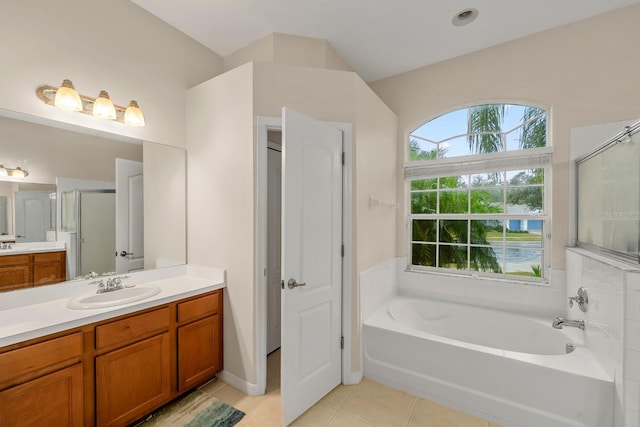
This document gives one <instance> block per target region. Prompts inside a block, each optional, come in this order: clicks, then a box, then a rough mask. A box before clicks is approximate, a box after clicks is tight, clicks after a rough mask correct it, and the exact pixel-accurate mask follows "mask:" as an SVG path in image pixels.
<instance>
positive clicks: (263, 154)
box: [252, 117, 360, 394]
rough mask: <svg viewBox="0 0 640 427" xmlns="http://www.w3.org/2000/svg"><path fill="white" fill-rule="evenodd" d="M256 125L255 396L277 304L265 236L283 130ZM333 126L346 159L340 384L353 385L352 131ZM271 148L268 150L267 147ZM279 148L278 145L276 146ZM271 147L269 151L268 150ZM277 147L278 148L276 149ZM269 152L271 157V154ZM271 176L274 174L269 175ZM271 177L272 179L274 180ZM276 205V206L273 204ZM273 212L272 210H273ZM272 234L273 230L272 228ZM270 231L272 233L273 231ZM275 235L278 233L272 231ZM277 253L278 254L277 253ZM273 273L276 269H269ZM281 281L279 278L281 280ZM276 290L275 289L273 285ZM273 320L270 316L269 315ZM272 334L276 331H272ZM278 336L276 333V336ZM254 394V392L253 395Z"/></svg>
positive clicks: (268, 123)
mask: <svg viewBox="0 0 640 427" xmlns="http://www.w3.org/2000/svg"><path fill="white" fill-rule="evenodd" d="M257 124H258V126H257V134H258V138H257V139H258V141H257V142H258V144H257V146H258V152H257V176H256V180H257V183H256V185H257V188H258V191H257V192H256V197H257V199H256V205H257V216H256V219H257V223H256V228H257V241H256V243H257V249H256V250H257V256H256V259H257V266H256V267H257V268H256V270H255V272H256V281H255V283H256V287H257V288H256V294H257V305H256V333H257V337H256V339H257V345H256V352H257V353H256V363H257V367H256V368H257V383H256V385H255V389H254V392H255V394H263V393H264V392H265V389H266V385H267V354H268V353H269V351H268V349H273V348H274V347H273V345H274V344H273V343H272V342H271V343H269V341H270V339H269V332H268V331H269V329H270V328H271V327H273V326H275V325H274V322H271V323H270V321H269V311H270V310H272V313H276V312H277V309H276V305H275V304H272V307H271V308H270V302H269V301H270V298H271V301H273V300H274V299H275V300H277V299H278V298H277V297H276V298H273V296H275V295H276V292H275V290H274V291H273V294H272V297H270V296H269V292H270V287H269V284H275V283H277V282H276V279H275V277H278V278H279V274H278V275H276V274H275V273H274V274H273V276H272V275H271V274H270V272H271V271H270V270H271V269H270V268H269V264H270V263H271V265H272V266H276V265H278V267H277V268H278V269H279V263H278V262H277V260H276V259H275V257H274V258H269V256H268V253H269V252H270V251H272V250H273V249H275V248H273V249H271V248H272V247H274V246H275V244H274V242H273V241H271V240H270V239H269V237H268V230H269V229H270V226H269V222H270V221H269V215H268V213H269V202H270V200H271V203H272V204H273V201H274V200H277V197H272V196H271V195H270V193H269V184H268V180H269V179H268V178H269V176H270V175H269V174H270V171H269V167H268V165H269V157H271V158H277V157H278V156H282V154H280V153H279V152H278V150H273V148H276V147H274V144H277V143H278V141H279V140H278V138H279V137H280V135H281V129H282V121H281V119H280V118H268V117H259V118H258V123H257ZM332 125H333V126H334V127H336V128H338V129H339V130H340V131H341V132H342V134H343V141H344V144H343V149H344V156H345V160H346V161H345V165H344V174H343V176H344V179H343V182H342V194H343V196H342V199H343V203H342V206H343V212H342V218H343V220H342V235H343V237H342V240H343V244H344V258H343V268H342V308H341V315H342V321H341V323H342V327H341V328H342V336H343V337H344V348H343V351H342V355H341V359H342V374H341V377H342V382H343V383H344V384H352V383H357V382H358V381H359V379H360V377H359V374H358V373H352V372H351V336H352V333H351V325H352V322H351V316H352V314H351V312H352V310H351V305H352V304H351V301H352V297H351V292H352V289H351V259H352V254H351V247H352V224H351V217H352V214H351V212H352V190H351V185H352V184H351V173H352V172H351V170H352V165H351V158H352V143H351V141H352V129H351V125H350V124H344V123H332ZM270 145H271V147H270ZM277 145H279V144H277ZM270 148H272V149H271V150H270ZM278 148H279V147H278ZM270 153H271V154H270ZM271 161H272V162H277V160H271ZM271 173H273V172H271ZM273 179H274V178H272V180H273ZM276 204H277V203H276ZM272 209H273V208H272ZM271 229H272V230H274V231H275V229H273V228H271ZM274 231H272V232H274ZM275 232H277V231H275ZM276 252H279V251H276ZM272 270H273V271H275V270H276V268H273V269H272ZM280 280H281V279H280ZM273 287H275V286H273ZM278 294H280V289H279V287H278ZM272 318H273V316H272ZM272 330H274V331H275V328H272ZM275 334H277V333H275ZM272 337H273V335H272ZM252 394H253V393H252Z"/></svg>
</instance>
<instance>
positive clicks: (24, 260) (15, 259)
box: [0, 254, 31, 265]
mask: <svg viewBox="0 0 640 427" xmlns="http://www.w3.org/2000/svg"><path fill="white" fill-rule="evenodd" d="M30 261H31V255H27V254H25V255H2V256H0V265H19V264H29V263H30Z"/></svg>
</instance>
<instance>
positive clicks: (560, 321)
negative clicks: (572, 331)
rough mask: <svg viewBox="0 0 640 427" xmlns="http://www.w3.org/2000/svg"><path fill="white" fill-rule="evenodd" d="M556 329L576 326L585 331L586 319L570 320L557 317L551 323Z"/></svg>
mask: <svg viewBox="0 0 640 427" xmlns="http://www.w3.org/2000/svg"><path fill="white" fill-rule="evenodd" d="M551 326H553V327H554V328H556V329H562V327H563V326H573V327H574V328H580V329H582V330H583V331H584V320H569V319H565V318H562V317H556V320H554V321H553V324H552V325H551Z"/></svg>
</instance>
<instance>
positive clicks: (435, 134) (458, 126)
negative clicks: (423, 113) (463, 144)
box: [411, 108, 468, 141]
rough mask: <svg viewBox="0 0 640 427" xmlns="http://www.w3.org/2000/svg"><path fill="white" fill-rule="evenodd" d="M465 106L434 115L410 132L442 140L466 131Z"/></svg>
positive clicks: (466, 113)
mask: <svg viewBox="0 0 640 427" xmlns="http://www.w3.org/2000/svg"><path fill="white" fill-rule="evenodd" d="M467 117H468V112H467V108H462V109H460V110H456V111H452V112H450V113H447V114H443V115H442V116H440V117H436V118H435V119H433V120H430V121H428V122H427V123H425V124H423V125H422V126H420V127H419V128H418V129H416V130H414V131H413V132H411V134H412V135H418V136H422V137H424V138H428V139H431V140H434V141H442V140H443V139H446V138H449V137H451V136H455V135H462V134H465V133H467Z"/></svg>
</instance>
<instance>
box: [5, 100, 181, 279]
mask: <svg viewBox="0 0 640 427" xmlns="http://www.w3.org/2000/svg"><path fill="white" fill-rule="evenodd" d="M0 165H3V166H4V167H5V168H16V167H20V168H21V169H23V170H26V171H27V172H28V175H27V176H26V177H24V178H21V177H14V176H1V174H0V256H4V255H8V254H10V251H8V250H7V249H6V248H7V247H8V246H10V245H13V246H14V247H26V246H29V245H33V246H34V247H36V246H46V245H47V244H51V245H52V246H55V247H60V246H64V248H65V250H66V253H67V257H66V258H67V261H66V263H67V280H72V279H75V278H78V277H83V276H88V275H91V274H93V273H95V274H104V273H110V272H117V273H125V272H129V271H136V270H142V269H151V268H160V267H165V266H174V265H180V264H184V263H185V262H186V208H185V207H186V187H185V186H186V153H185V151H184V150H183V149H181V148H177V147H171V146H167V145H162V144H157V143H153V142H148V141H140V140H135V139H133V138H128V137H123V136H119V135H115V134H109V133H105V132H99V131H94V130H90V129H85V128H78V127H74V126H70V125H66V124H60V123H57V122H52V121H48V120H45V119H42V118H37V117H32V116H27V115H22V114H17V113H12V112H9V111H2V110H0ZM0 172H1V170H0ZM45 242H46V243H45ZM43 243H44V244H43ZM2 248H5V249H2ZM3 251H4V252H3Z"/></svg>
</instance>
